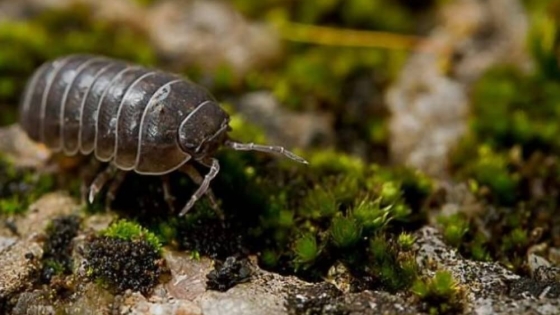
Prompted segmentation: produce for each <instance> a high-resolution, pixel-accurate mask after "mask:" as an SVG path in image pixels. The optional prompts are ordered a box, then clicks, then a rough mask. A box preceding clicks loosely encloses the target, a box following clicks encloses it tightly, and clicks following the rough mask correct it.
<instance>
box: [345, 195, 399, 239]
mask: <svg viewBox="0 0 560 315" xmlns="http://www.w3.org/2000/svg"><path fill="white" fill-rule="evenodd" d="M392 208H393V205H388V206H385V207H383V206H381V199H376V200H370V199H367V198H365V199H363V200H361V201H359V202H358V203H357V204H356V205H355V207H354V209H353V211H352V213H353V214H354V217H355V218H356V219H357V221H358V222H359V223H360V224H361V225H362V226H363V227H364V228H365V229H366V230H369V231H377V230H378V229H380V228H382V227H383V226H385V225H386V224H387V223H388V222H389V220H390V219H391V214H392V211H391V210H392Z"/></svg>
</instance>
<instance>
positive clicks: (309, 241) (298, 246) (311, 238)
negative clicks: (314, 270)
mask: <svg viewBox="0 0 560 315" xmlns="http://www.w3.org/2000/svg"><path fill="white" fill-rule="evenodd" d="M294 253H295V260H294V262H295V264H296V269H299V268H306V267H307V266H309V265H311V264H312V263H314V262H315V260H316V259H317V257H319V254H320V253H321V249H320V248H319V245H318V244H317V239H316V237H315V235H312V234H310V233H307V234H304V235H302V236H301V237H299V238H298V239H297V240H296V241H295V243H294Z"/></svg>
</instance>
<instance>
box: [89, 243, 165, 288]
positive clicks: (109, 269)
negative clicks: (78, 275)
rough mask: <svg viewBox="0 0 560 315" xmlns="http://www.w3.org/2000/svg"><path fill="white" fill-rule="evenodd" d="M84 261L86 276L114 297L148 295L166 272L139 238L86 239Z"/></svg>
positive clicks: (152, 248) (155, 255)
mask: <svg viewBox="0 0 560 315" xmlns="http://www.w3.org/2000/svg"><path fill="white" fill-rule="evenodd" d="M84 258H85V265H84V267H85V269H86V270H87V272H86V274H87V276H88V277H89V278H91V279H92V280H93V281H95V283H97V284H98V285H100V286H102V287H104V288H106V289H108V290H110V291H113V292H114V293H117V294H121V293H123V292H124V291H126V290H132V291H138V292H140V293H142V294H145V295H149V294H150V293H151V292H152V290H153V288H154V287H155V286H156V285H157V284H158V283H159V281H160V277H161V276H163V275H164V274H165V272H166V269H165V266H164V261H163V259H162V258H161V255H160V253H158V251H157V250H156V249H155V248H154V246H153V244H151V243H149V242H148V241H146V239H143V238H140V239H134V240H125V239H122V238H115V237H108V236H93V237H91V238H88V239H87V240H86V243H85V247H84Z"/></svg>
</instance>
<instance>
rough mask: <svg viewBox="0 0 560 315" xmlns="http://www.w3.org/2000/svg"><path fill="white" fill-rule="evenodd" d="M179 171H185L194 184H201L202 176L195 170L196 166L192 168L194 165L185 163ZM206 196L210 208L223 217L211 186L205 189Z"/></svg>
mask: <svg viewBox="0 0 560 315" xmlns="http://www.w3.org/2000/svg"><path fill="white" fill-rule="evenodd" d="M180 171H182V172H184V173H186V174H187V175H188V176H189V177H190V178H191V179H192V181H193V182H194V183H195V184H197V185H199V186H200V185H202V182H203V181H204V177H202V175H200V173H199V172H198V171H197V170H196V168H194V166H192V165H191V164H185V165H184V166H183V167H181V169H180ZM206 197H208V200H209V201H210V206H211V207H212V209H214V211H215V212H216V214H217V215H218V216H219V217H220V218H222V219H223V218H224V213H223V212H222V210H221V209H220V207H219V205H218V202H217V201H216V200H217V199H216V196H215V195H214V192H213V191H212V188H210V187H209V188H208V189H207V190H206Z"/></svg>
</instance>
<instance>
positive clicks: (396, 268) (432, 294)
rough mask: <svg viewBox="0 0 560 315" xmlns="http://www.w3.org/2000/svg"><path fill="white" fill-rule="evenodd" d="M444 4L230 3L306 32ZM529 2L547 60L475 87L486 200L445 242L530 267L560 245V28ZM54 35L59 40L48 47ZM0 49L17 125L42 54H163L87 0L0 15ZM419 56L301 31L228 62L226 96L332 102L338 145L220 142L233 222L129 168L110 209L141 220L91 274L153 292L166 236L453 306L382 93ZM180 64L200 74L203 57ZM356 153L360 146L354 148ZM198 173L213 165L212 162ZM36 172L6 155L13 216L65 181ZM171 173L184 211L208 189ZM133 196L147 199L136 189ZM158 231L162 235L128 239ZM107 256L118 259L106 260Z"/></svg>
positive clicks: (243, 130)
mask: <svg viewBox="0 0 560 315" xmlns="http://www.w3.org/2000/svg"><path fill="white" fill-rule="evenodd" d="M141 2H142V3H144V4H147V5H149V3H150V1H141ZM443 2H444V1H435V0H434V1H425V2H422V4H421V5H419V4H418V3H417V2H413V1H405V0H401V1H381V0H376V1H362V0H352V1H348V2H345V3H344V5H343V2H342V1H337V0H335V1H332V0H331V1H315V2H299V3H293V2H290V1H262V2H259V4H255V2H254V1H246V0H236V1H233V2H232V3H233V4H234V5H235V7H236V8H238V9H239V10H240V11H241V12H242V13H243V14H244V15H245V16H246V17H248V18H251V19H264V20H266V21H267V22H270V23H273V24H274V25H277V26H279V27H280V29H281V30H283V31H284V32H285V33H283V36H288V37H289V36H291V35H294V34H292V33H290V30H291V31H293V29H291V28H290V27H289V26H290V25H291V24H290V23H291V22H296V23H313V24H317V25H329V26H334V27H346V28H362V29H370V30H383V31H389V32H397V33H405V32H406V33H410V34H413V33H420V34H421V33H422V30H423V28H422V27H421V26H420V25H429V23H428V24H423V23H424V21H426V20H429V17H430V16H431V14H432V13H433V11H434V9H436V8H437V6H438V5H440V4H441V3H443ZM547 6H548V7H547ZM527 7H528V8H530V10H531V11H530V13H531V22H532V26H533V29H532V34H531V37H530V38H529V39H528V44H529V46H530V48H531V49H532V50H531V52H532V54H533V57H534V60H535V61H536V64H537V70H536V71H535V72H534V73H529V74H528V73H524V72H521V71H520V70H518V69H516V68H514V67H511V66H498V67H496V68H493V69H490V70H489V71H488V73H487V74H486V75H485V76H484V77H483V78H481V80H479V81H478V82H477V83H476V84H475V86H474V89H473V93H472V95H473V96H472V106H473V107H472V108H473V113H472V120H471V122H472V124H471V128H470V131H469V134H468V135H467V136H466V137H465V138H464V139H463V140H462V142H461V143H460V144H459V145H458V146H457V148H456V150H455V151H454V152H453V154H452V155H451V160H452V167H451V169H450V173H451V175H452V177H453V179H454V180H456V181H458V182H463V183H466V184H467V186H468V187H469V188H470V189H471V192H472V193H473V195H474V196H475V198H476V202H477V203H479V204H481V205H483V208H484V209H485V211H482V212H477V213H468V212H466V211H464V212H459V213H458V214H455V215H453V216H451V217H443V216H442V217H439V218H438V222H439V224H440V227H441V229H442V231H443V232H444V235H445V237H446V240H447V241H448V242H449V244H450V245H452V246H455V247H457V248H459V250H460V251H461V253H463V254H465V255H467V256H468V257H470V258H473V259H477V260H495V261H499V262H501V263H503V264H504V265H506V266H508V267H509V268H511V269H512V270H514V271H516V272H518V273H521V274H525V273H526V272H527V270H526V266H525V254H526V252H527V250H528V249H529V248H530V247H531V246H532V245H534V244H537V243H543V242H544V243H546V244H547V245H550V246H553V247H558V246H559V245H560V235H558V233H559V232H558V229H555V228H554V227H555V226H556V225H558V223H560V222H558V220H559V219H558V218H559V217H560V216H558V215H557V208H558V201H559V200H558V196H559V193H558V188H557V187H558V186H559V185H558V184H559V181H560V180H559V179H560V177H559V175H560V167H559V163H558V161H557V156H558V153H560V142H559V140H558V139H559V138H558V137H557V134H558V130H559V128H560V127H558V126H560V125H559V123H558V121H560V120H559V118H560V117H559V116H560V110H558V106H557V100H558V99H559V97H560V82H559V80H560V67H559V66H558V64H557V58H556V52H557V49H558V39H559V38H560V37H559V36H558V34H559V32H558V31H559V30H560V27H558V25H557V23H556V22H555V21H556V19H555V18H556V17H557V16H559V14H560V13H559V12H560V10H559V9H558V8H559V7H560V5H559V4H558V1H555V0H550V1H542V2H539V5H535V2H527ZM288 21H291V22H288ZM115 30H119V31H118V32H115ZM419 30H420V31H419ZM327 35H328V34H327ZM55 39H56V43H57V44H56V45H51V44H50V43H52V42H53V41H54V40H55ZM308 39H312V38H308ZM542 39H546V40H542ZM0 45H1V46H2V47H11V48H10V49H6V50H2V51H0V105H2V106H0V108H2V110H1V112H2V113H1V115H0V117H2V118H1V119H2V121H0V122H1V123H3V124H7V123H11V122H14V121H15V116H14V109H15V107H14V105H15V104H17V100H18V98H19V92H20V91H21V89H22V87H23V84H24V82H25V79H26V78H27V77H28V76H29V74H30V73H31V71H32V70H33V69H34V68H36V67H37V66H38V65H39V64H40V63H41V62H43V61H45V60H48V59H51V58H53V57H56V56H59V55H62V54H66V53H71V52H75V51H89V52H91V53H103V54H107V55H110V56H116V57H123V58H127V59H129V60H132V61H136V62H139V63H143V64H154V65H161V63H162V61H160V60H158V59H157V57H156V54H155V53H154V50H153V48H152V47H151V46H150V44H149V42H148V41H147V39H146V37H145V36H144V35H143V34H142V33H141V32H139V31H138V30H135V29H134V28H130V27H129V26H126V25H118V27H117V25H113V24H106V23H101V22H98V21H94V20H93V19H92V18H91V16H90V14H88V13H87V9H85V8H83V7H73V8H70V9H65V10H61V11H49V12H45V13H44V14H42V15H41V16H38V17H35V18H34V19H32V20H31V21H26V22H5V23H3V24H0ZM406 57H407V52H406V51H400V50H399V51H396V50H384V49H371V48H363V47H337V46H316V45H309V44H306V43H290V44H289V45H287V47H286V54H285V57H284V58H283V59H282V60H280V61H279V62H278V63H277V64H274V65H271V66H270V67H269V68H267V69H257V70H255V71H253V72H251V73H249V74H248V75H246V76H244V77H243V78H241V79H234V78H233V77H232V76H229V75H228V71H230V70H229V69H227V68H223V69H221V70H220V71H219V72H217V73H215V80H214V81H213V82H214V83H215V84H214V85H213V86H209V88H210V89H211V91H212V92H213V93H215V95H216V96H217V97H218V98H219V99H222V98H223V99H231V98H235V97H237V96H239V95H242V94H244V93H247V92H248V91H253V90H260V89H266V90H269V91H272V92H273V94H274V96H275V97H276V98H277V99H278V100H279V101H280V102H281V103H282V104H284V105H285V106H287V107H289V108H290V109H292V110H294V111H305V110H310V109H312V110H324V111H329V112H331V113H332V114H333V116H334V117H335V123H334V129H335V132H336V134H337V139H336V144H335V146H334V148H333V149H332V150H324V149H318V148H317V149H309V150H306V151H305V152H298V153H301V154H302V155H303V156H304V157H305V158H306V159H308V160H309V161H310V165H308V166H303V165H299V164H296V163H294V162H292V161H289V160H285V159H282V158H276V157H274V156H270V155H265V154H259V153H255V152H232V151H222V152H220V153H219V154H218V156H217V157H218V158H219V160H220V163H221V171H220V174H219V176H218V177H216V179H215V180H214V181H213V183H212V189H213V191H214V193H215V195H216V196H218V199H219V202H220V205H221V207H222V209H223V211H224V213H225V214H226V220H225V222H224V224H223V225H222V222H220V221H219V220H218V219H217V218H216V216H215V213H214V212H213V211H212V209H211V207H210V206H209V204H208V202H207V200H206V199H204V198H203V199H202V200H200V201H199V202H198V203H197V205H196V206H195V208H194V209H193V210H192V211H191V213H189V214H188V215H187V216H186V217H183V218H179V217H177V215H176V214H177V212H173V211H171V210H170V209H168V208H167V205H166V203H165V201H164V199H163V191H162V189H161V187H162V186H161V181H160V179H159V178H155V177H142V176H138V175H136V174H129V176H128V177H127V179H126V181H125V182H124V183H123V185H122V186H121V187H122V188H121V190H119V193H118V196H117V199H116V200H115V203H114V204H113V208H114V210H116V211H118V213H119V214H120V215H121V216H122V217H123V218H127V219H129V220H131V221H132V220H133V221H135V222H137V223H138V224H139V225H134V224H136V223H134V224H133V225H126V224H125V225H121V226H119V228H118V229H117V228H115V227H114V228H113V230H109V231H108V232H107V233H105V234H100V235H98V236H95V237H94V238H92V239H91V240H90V243H89V244H90V248H89V250H90V251H89V253H90V254H89V256H88V259H89V260H90V263H91V275H92V276H93V277H94V278H95V277H100V278H103V279H105V280H103V282H107V283H113V284H116V287H117V289H120V290H122V289H125V288H133V289H138V290H140V291H143V292H148V291H149V288H151V287H152V285H153V284H154V283H155V281H156V280H155V279H157V278H158V277H159V275H160V271H159V269H150V268H153V267H154V265H153V262H154V261H159V253H158V248H159V245H156V244H159V242H162V244H163V245H165V246H174V247H176V248H179V249H181V250H189V251H192V252H193V254H194V255H207V256H211V257H212V258H214V259H217V260H220V261H226V259H227V258H228V257H231V256H244V255H248V254H256V255H257V256H258V258H259V264H260V265H261V266H262V267H263V268H266V269H269V270H273V271H277V272H280V273H283V274H295V275H298V276H300V277H302V278H304V279H307V280H310V281H321V280H322V279H323V278H324V277H325V276H327V275H328V274H329V270H330V269H331V267H332V266H334V265H337V264H343V265H344V266H345V267H346V268H347V269H348V270H349V273H350V274H351V277H352V290H355V291H360V290H365V289H383V290H388V291H391V292H397V291H407V292H409V293H414V294H416V295H417V296H418V297H419V299H420V300H422V301H424V302H426V303H427V304H426V309H427V310H429V311H430V312H433V313H446V312H448V311H449V310H454V309H456V307H458V305H460V301H458V299H460V298H459V296H458V295H457V291H455V289H456V287H455V286H454V282H453V281H448V280H449V279H448V278H447V277H446V274H438V277H436V278H435V279H434V280H426V279H418V271H417V270H416V269H415V268H416V267H415V266H416V265H415V261H414V254H413V252H412V250H411V249H412V244H413V243H414V239H413V238H412V237H411V233H412V232H413V231H415V230H416V229H417V228H418V227H420V226H422V225H424V224H426V223H427V222H428V211H427V210H428V209H427V208H428V207H430V206H433V205H430V202H433V200H434V199H433V198H432V197H433V194H434V193H436V192H435V191H434V182H433V180H432V179H430V178H428V177H426V176H423V175H422V174H420V173H418V172H416V171H414V170H410V169H406V168H401V167H398V166H387V165H386V162H387V156H388V153H387V148H388V139H387V134H388V133H387V116H386V115H387V111H386V109H385V108H384V100H383V93H384V91H385V89H386V88H387V87H388V86H389V85H390V84H391V83H392V81H393V79H394V78H395V77H396V75H397V74H398V73H399V70H400V67H401V66H402V64H403V62H404V61H405V60H406ZM181 71H182V72H183V73H185V74H187V75H189V76H191V77H192V78H193V79H194V80H196V79H197V77H196V75H197V73H196V69H182V70H181ZM236 80H240V81H236ZM4 105H10V106H4ZM228 109H229V110H230V111H231V112H232V115H233V117H234V133H235V136H237V137H238V138H240V139H242V140H244V141H252V140H254V141H255V142H259V143H263V142H264V143H266V142H267V141H266V137H265V136H264V133H263V132H261V131H260V130H259V129H258V128H257V127H256V126H254V125H252V124H251V122H245V121H243V119H242V118H241V117H240V116H238V115H236V113H235V109H233V108H228ZM356 148H362V149H359V150H357V149H356ZM363 148H365V149H363ZM356 151H359V152H361V153H360V155H358V156H356V155H353V152H356ZM200 171H201V173H203V174H204V173H205V171H206V169H205V168H203V167H200ZM33 176H34V175H33V173H27V172H23V173H20V172H19V171H18V172H15V171H13V170H12V169H11V168H10V167H9V165H7V164H1V165H0V182H1V183H2V185H0V187H1V193H2V195H1V196H0V213H2V214H4V215H5V214H11V213H18V212H21V211H23V210H25V209H26V208H27V206H28V205H29V203H30V202H31V201H32V200H34V198H36V197H37V196H38V195H39V194H42V193H43V192H45V191H48V190H49V189H50V188H52V182H51V180H52V178H48V177H47V178H42V177H41V179H38V178H36V177H33ZM171 182H172V187H173V191H172V193H173V195H175V196H176V197H177V199H176V201H175V205H176V209H177V210H178V209H180V207H182V206H183V205H184V204H185V202H186V201H187V200H188V198H189V197H190V195H191V193H192V192H193V191H194V189H196V186H195V185H194V184H193V183H192V182H191V181H190V180H189V179H188V177H187V176H186V175H182V174H173V175H172V178H171ZM68 189H70V190H72V191H76V188H75V187H72V188H68ZM128 194H134V196H136V198H134V199H130V198H127V195H128ZM140 226H142V227H143V228H139V227H140ZM130 233H132V234H130ZM150 233H154V236H153V237H152V236H150V237H149V238H141V239H135V240H133V239H129V238H128V237H129V236H130V235H137V234H143V235H152V234H150ZM127 235H128V236H127ZM495 235H500V236H501V237H494V236H495ZM119 236H124V237H119ZM132 254H137V255H140V256H142V257H143V258H142V259H145V260H142V261H135V262H134V264H133V265H130V268H131V270H133V271H134V272H135V275H140V274H142V272H145V271H146V270H148V271H149V272H148V274H149V276H147V277H145V278H143V279H144V280H138V279H136V280H134V279H132V280H130V281H128V280H126V279H129V278H126V279H125V280H124V281H120V282H119V281H114V280H115V279H114V277H115V275H118V274H119V273H118V271H115V269H112V266H116V265H118V263H116V262H122V263H125V264H126V263H129V261H128V260H126V258H127V255H132ZM109 257H110V259H111V261H113V262H115V263H114V264H109V263H108V259H109ZM53 266H58V264H55V265H53ZM146 268H147V269H146ZM234 269H235V268H234ZM238 269H239V268H238ZM238 269H236V270H237V271H239V270H238ZM54 270H58V268H54ZM61 270H62V269H61ZM226 276H229V275H226ZM138 277H140V276H138ZM140 278H142V277H140ZM225 278H226V279H228V277H225ZM121 280H122V277H121ZM138 281H147V282H138Z"/></svg>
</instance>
